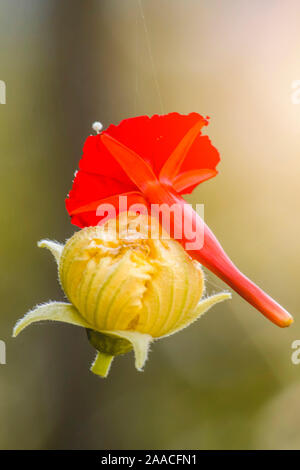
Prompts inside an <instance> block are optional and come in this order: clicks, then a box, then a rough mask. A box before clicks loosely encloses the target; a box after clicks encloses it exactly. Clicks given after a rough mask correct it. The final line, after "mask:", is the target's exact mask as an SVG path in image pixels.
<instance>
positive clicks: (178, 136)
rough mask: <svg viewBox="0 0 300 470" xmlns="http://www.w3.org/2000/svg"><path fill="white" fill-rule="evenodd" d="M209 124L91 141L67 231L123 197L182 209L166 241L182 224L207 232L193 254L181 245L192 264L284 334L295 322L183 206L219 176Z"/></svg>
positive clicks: (130, 127) (153, 126) (160, 126)
mask: <svg viewBox="0 0 300 470" xmlns="http://www.w3.org/2000/svg"><path fill="white" fill-rule="evenodd" d="M207 124H208V120H207V119H205V118H203V117H202V116H200V115H199V114H197V113H191V114H189V115H187V116H184V115H180V114H178V113H171V114H168V115H164V116H158V115H154V116H152V117H151V118H149V117H147V116H140V117H136V118H131V119H125V120H123V121H122V122H121V123H120V124H119V125H118V126H114V125H111V126H109V127H108V129H107V130H105V131H104V132H102V133H101V134H98V135H95V136H90V137H88V139H87V140H86V143H85V145H84V149H83V157H82V159H81V161H80V164H79V168H80V169H79V172H78V173H77V174H76V177H75V179H74V183H73V188H72V190H71V191H70V193H69V196H68V198H67V200H66V206H67V210H68V212H69V214H70V215H71V218H72V223H74V224H75V225H77V226H79V227H86V226H90V225H97V224H98V223H99V216H98V215H97V208H98V206H99V205H100V204H103V203H110V204H113V206H114V207H115V208H116V210H117V211H118V210H119V201H120V199H119V196H120V195H125V196H127V205H129V206H130V205H132V204H135V203H138V204H143V205H145V206H149V204H165V205H167V206H168V207H171V206H173V205H174V204H176V205H177V206H178V207H180V208H181V209H182V211H181V212H180V214H181V219H182V220H178V217H176V218H175V217H173V218H172V219H171V226H170V235H171V236H174V233H175V232H176V229H177V228H178V227H176V224H179V223H180V224H181V226H182V224H185V223H186V222H188V223H189V226H190V227H192V233H196V234H197V232H198V231H200V230H202V231H203V230H204V242H203V244H202V246H201V248H199V249H195V248H187V247H191V246H193V243H192V241H193V240H191V238H190V236H189V237H188V238H187V237H186V235H185V234H184V233H183V235H182V239H181V240H179V241H181V243H182V244H183V246H184V247H185V248H186V249H187V251H189V254H190V255H191V256H192V257H193V258H195V259H197V260H198V261H199V262H200V263H201V264H203V265H204V266H205V267H207V268H208V269H210V270H211V271H212V272H213V273H215V274H216V275H217V276H219V277H220V278H221V279H222V280H223V281H225V282H226V283H227V284H228V285H229V286H230V287H232V288H233V289H234V290H235V291H236V292H238V293H239V294H240V295H241V296H242V297H244V298H245V299H246V300H247V301H248V302H249V303H250V304H251V305H253V306H254V307H255V308H257V309H258V310H259V311H260V312H261V313H263V314H264V315H265V316H266V317H267V318H269V319H270V320H271V321H272V322H273V323H275V324H277V325H279V326H281V327H285V326H288V325H290V324H291V323H292V321H293V318H292V317H291V315H290V314H289V313H288V312H287V311H286V310H285V309H284V308H283V307H281V306H280V305H279V304H278V303H277V302H275V301H274V300H273V299H272V298H271V297H269V296H268V295H267V294H266V293H264V292H263V291H262V290H261V289H260V288H259V287H258V286H256V285H255V284H254V283H253V282H252V281H250V280H249V279H248V278H247V277H246V276H244V274H242V273H241V272H240V271H239V270H238V269H237V268H236V266H235V265H234V264H233V263H232V261H231V260H230V259H229V257H228V256H227V255H226V253H225V252H224V250H223V248H222V247H221V245H220V243H219V242H218V240H217V239H216V237H215V236H214V234H213V233H212V231H211V230H210V229H209V228H208V227H207V225H206V224H205V223H204V222H203V220H202V219H201V218H200V216H199V215H198V214H197V213H196V212H195V211H194V210H193V209H192V207H191V206H190V205H189V204H187V203H186V201H185V200H184V199H183V198H182V195H183V194H187V193H190V192H192V190H193V189H194V188H195V187H196V186H197V185H198V184H199V183H202V182H203V181H206V180H207V179H209V178H212V177H214V176H216V174H217V170H216V166H217V164H218V162H219V160H220V157H219V153H218V151H217V149H216V148H215V147H213V145H212V144H211V142H210V140H209V138H208V137H207V136H204V135H201V129H202V128H203V126H206V125H207ZM176 238H177V237H176Z"/></svg>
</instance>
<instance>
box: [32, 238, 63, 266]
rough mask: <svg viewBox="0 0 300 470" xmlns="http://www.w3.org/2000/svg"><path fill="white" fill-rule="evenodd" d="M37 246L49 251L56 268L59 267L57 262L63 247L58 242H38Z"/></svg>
mask: <svg viewBox="0 0 300 470" xmlns="http://www.w3.org/2000/svg"><path fill="white" fill-rule="evenodd" d="M37 245H38V247H39V248H47V249H48V250H49V251H51V253H52V255H53V256H54V258H55V260H56V262H57V266H59V261H60V257H61V254H62V251H63V249H64V245H62V244H61V243H58V242H54V241H52V240H40V241H39V242H38V244H37Z"/></svg>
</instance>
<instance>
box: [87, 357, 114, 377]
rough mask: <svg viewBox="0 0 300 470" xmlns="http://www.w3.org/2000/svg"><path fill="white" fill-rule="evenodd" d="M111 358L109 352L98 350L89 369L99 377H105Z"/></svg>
mask: <svg viewBox="0 0 300 470" xmlns="http://www.w3.org/2000/svg"><path fill="white" fill-rule="evenodd" d="M113 358H114V356H111V355H110V354H106V353H102V352H98V353H97V356H96V358H95V360H94V362H93V364H92V366H91V371H92V372H93V373H94V374H96V375H100V376H101V377H107V375H108V372H109V369H110V366H111V363H112V360H113Z"/></svg>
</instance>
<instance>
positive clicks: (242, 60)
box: [0, 0, 300, 449]
mask: <svg viewBox="0 0 300 470" xmlns="http://www.w3.org/2000/svg"><path fill="white" fill-rule="evenodd" d="M0 18H1V20H0V79H1V80H4V81H5V82H6V86H7V97H6V99H7V103H6V104H5V105H0V158H1V172H0V217H1V235H0V236H1V242H0V251H1V268H0V291H1V314H0V339H2V340H4V341H5V342H6V346H7V364H6V365H0V422H1V427H0V448H1V449H91V448H97V449H141V448H146V449H155V448H156V449H165V448H167V449H189V448H195V449H261V448H267V449H281V448H285V449H286V448H292V449H297V448H300V424H299V423H300V400H299V397H300V365H299V366H296V365H293V364H292V362H291V354H292V352H293V350H292V348H291V343H292V342H293V341H294V340H296V339H300V318H299V302H300V291H299V258H300V256H299V255H300V246H299V238H300V218H299V209H300V207H299V202H300V201H299V200H300V198H299V178H300V160H299V139H300V105H295V104H292V100H291V93H292V89H291V83H292V81H293V80H296V79H300V53H299V51H300V4H299V1H298V0H287V1H285V2H283V1H281V0H264V1H261V0H252V1H251V2H250V1H248V0H223V1H220V0H210V1H209V2H208V1H205V0H188V1H187V0H140V1H139V0H85V1H83V0H81V1H79V0H44V1H41V0H39V1H38V0H1V2H0ZM170 111H178V112H181V113H188V112H191V111H197V112H200V113H202V114H204V115H209V116H211V124H210V126H209V128H208V129H207V132H208V133H209V135H210V137H211V139H212V142H213V143H214V145H215V146H216V147H217V148H218V149H219V151H220V153H221V156H222V161H221V164H220V166H219V170H220V174H219V175H218V176H217V178H215V179H213V180H211V181H208V182H206V183H205V184H203V185H201V186H200V187H198V189H197V190H196V191H195V192H194V193H193V195H192V196H191V197H189V201H190V202H193V203H196V202H198V203H201V202H203V203H204V204H205V219H206V221H207V223H208V225H209V226H210V227H211V228H212V229H213V230H214V231H215V233H216V234H217V236H218V238H219V239H220V240H221V241H222V243H223V246H224V247H225V249H226V250H227V252H228V253H229V254H230V256H231V257H232V259H233V260H234V261H235V262H236V263H237V264H238V266H239V267H240V268H241V269H242V270H243V271H244V272H245V273H246V274H247V275H249V277H250V278H252V279H253V280H255V281H256V282H257V283H258V284H259V285H261V286H262V287H263V288H265V290H266V291H267V292H268V293H270V294H271V295H272V296H274V297H275V298H276V300H278V301H280V303H282V304H283V305H284V306H286V308H287V309H288V310H289V311H290V312H291V313H293V314H294V316H295V320H296V321H295V324H294V325H293V326H292V327H290V328H289V329H285V330H282V329H279V328H277V327H276V326H274V325H273V324H271V323H270V322H268V321H267V320H265V319H264V317H263V316H261V315H260V314H258V313H257V312H256V311H255V310H254V309H253V308H252V307H250V306H249V305H248V304H247V303H246V302H245V301H243V300H242V299H241V298H239V297H238V295H236V294H234V295H233V298H232V300H231V301H230V302H227V303H224V304H221V305H218V306H216V307H215V308H214V309H213V310H212V311H210V312H209V314H207V315H206V316H205V317H204V318H203V319H201V320H200V321H199V322H198V323H196V324H194V325H193V326H192V327H191V328H188V329H186V330H184V331H183V332H182V333H181V334H178V335H175V336H172V337H170V338H169V339H166V340H164V341H161V342H158V343H156V344H154V345H153V347H152V351H151V354H150V360H149V362H148V363H147V365H146V368H145V371H144V373H138V372H137V371H136V370H135V369H134V365H133V357H131V354H130V355H127V356H124V357H121V358H119V359H118V360H116V361H115V362H114V364H113V367H112V370H111V374H110V376H109V377H108V379H106V380H101V379H99V378H97V377H96V376H94V375H93V374H91V373H90V372H89V364H90V362H91V361H92V360H93V357H94V351H93V350H92V348H91V346H90V345H89V343H88V342H87V339H86V336H85V332H84V330H82V329H80V328H76V327H72V326H68V325H64V324H48V325H47V324H40V325H35V326H32V327H31V328H29V329H28V330H26V331H25V332H24V333H23V334H22V335H21V336H20V337H18V338H17V339H15V340H13V339H11V331H12V327H13V325H14V323H15V322H16V320H17V319H18V318H19V317H21V316H22V315H23V314H25V312H26V311H27V310H28V309H30V308H31V307H33V306H34V305H35V304H37V303H40V302H43V301H47V300H48V299H51V300H63V294H62V292H61V290H60V288H59V285H58V282H57V273H56V267H55V263H54V261H53V260H52V258H51V256H50V254H49V253H48V252H46V251H45V250H38V248H37V247H36V242H37V241H38V240H39V239H41V238H44V237H48V238H50V239H56V240H60V241H63V240H65V239H66V238H67V237H69V236H70V235H71V234H72V233H73V231H74V230H75V229H76V228H75V227H74V226H72V225H71V224H70V222H69V218H68V215H67V213H66V210H65V207H64V198H65V196H66V194H67V192H68V191H69V189H70V187H71V183H72V178H73V173H74V171H75V169H76V167H77V164H78V161H79V158H80V156H81V149H82V146H83V143H84V140H85V138H86V137H87V135H89V134H90V133H91V123H92V122H93V121H95V120H100V121H102V122H103V124H104V125H105V126H107V125H109V124H110V123H111V122H113V123H118V122H119V121H120V120H121V119H123V118H126V117H130V116H134V115H139V114H149V115H151V114H154V113H160V112H164V113H166V112H170ZM207 283H208V289H209V290H210V291H211V292H216V291H218V290H220V289H222V288H223V287H224V285H223V283H222V282H221V281H220V280H219V279H217V278H215V277H214V276H213V275H212V274H209V273H207Z"/></svg>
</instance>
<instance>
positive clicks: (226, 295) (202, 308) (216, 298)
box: [160, 292, 231, 338]
mask: <svg viewBox="0 0 300 470" xmlns="http://www.w3.org/2000/svg"><path fill="white" fill-rule="evenodd" d="M227 299H231V294H230V292H221V293H220V294H215V295H211V296H210V297H206V298H205V299H202V300H200V301H199V303H198V304H197V306H196V308H195V309H194V310H193V311H192V312H191V313H190V314H189V315H187V316H186V318H185V320H184V321H183V322H180V323H179V324H178V326H175V328H174V329H173V330H171V331H170V332H169V333H168V334H167V335H164V336H160V338H165V337H167V336H170V335H173V334H175V333H177V332H178V331H180V330H182V329H183V328H186V327H187V326H189V325H190V324H191V323H193V322H194V321H196V320H197V319H198V318H199V317H200V316H202V315H203V314H204V313H206V312H207V311H208V310H209V309H210V308H211V307H213V306H214V305H216V304H217V303H219V302H223V300H227Z"/></svg>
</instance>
